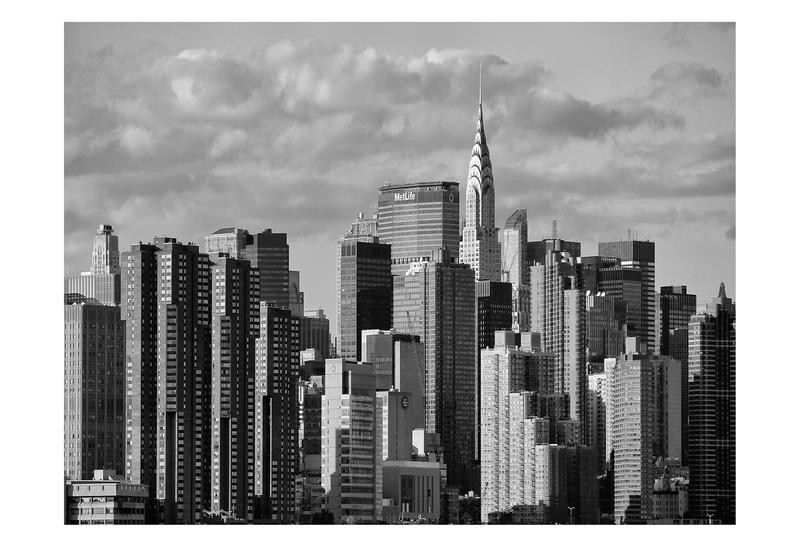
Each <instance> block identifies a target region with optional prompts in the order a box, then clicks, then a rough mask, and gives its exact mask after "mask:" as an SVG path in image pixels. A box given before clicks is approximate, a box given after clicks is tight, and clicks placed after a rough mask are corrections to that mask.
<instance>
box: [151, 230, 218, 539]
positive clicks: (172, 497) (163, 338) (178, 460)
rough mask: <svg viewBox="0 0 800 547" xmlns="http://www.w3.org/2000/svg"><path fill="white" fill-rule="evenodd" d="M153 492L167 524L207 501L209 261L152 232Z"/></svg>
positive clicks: (188, 516) (195, 514)
mask: <svg viewBox="0 0 800 547" xmlns="http://www.w3.org/2000/svg"><path fill="white" fill-rule="evenodd" d="M154 244H155V246H156V247H158V249H159V250H158V251H156V268H157V270H156V281H157V282H156V300H157V318H158V326H157V344H156V352H157V353H156V354H157V383H158V390H157V412H158V413H157V420H156V423H157V427H158V437H157V443H156V447H157V462H158V465H157V467H156V498H157V499H158V500H159V501H160V502H161V503H163V506H164V519H165V522H167V523H185V524H192V523H195V522H198V521H199V520H200V515H201V513H202V511H203V509H206V508H208V507H209V505H210V494H211V492H210V484H209V480H208V477H209V476H210V473H211V471H210V457H211V447H210V435H211V427H210V425H211V413H210V410H211V409H210V392H209V390H208V389H206V386H208V385H209V384H210V381H211V377H210V376H211V351H210V338H211V325H210V322H211V321H210V320H211V317H210V316H211V298H210V286H211V280H210V261H209V257H208V255H206V254H202V253H200V252H199V250H198V247H197V245H194V244H191V243H189V244H183V243H179V242H178V241H177V240H176V239H175V238H170V237H163V238H156V239H155V240H154Z"/></svg>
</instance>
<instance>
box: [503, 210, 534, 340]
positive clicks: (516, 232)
mask: <svg viewBox="0 0 800 547" xmlns="http://www.w3.org/2000/svg"><path fill="white" fill-rule="evenodd" d="M502 237H503V239H502V257H501V260H500V272H501V276H500V277H501V281H506V282H508V283H511V328H512V329H513V330H514V331H516V332H526V331H529V330H530V326H531V325H530V322H531V318H530V314H531V288H530V282H531V279H530V270H529V267H528V211H527V210H526V209H517V210H516V211H514V212H513V213H512V214H511V216H510V217H508V219H507V220H506V223H505V225H504V226H503V236H502Z"/></svg>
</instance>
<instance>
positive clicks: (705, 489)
mask: <svg viewBox="0 0 800 547" xmlns="http://www.w3.org/2000/svg"><path fill="white" fill-rule="evenodd" d="M689 469H690V473H691V476H690V482H689V513H690V516H692V517H694V518H704V517H707V516H708V515H713V516H714V517H716V518H717V519H720V520H721V521H722V523H723V524H735V523H736V305H735V304H734V303H733V301H732V300H731V299H730V298H728V296H727V295H726V293H725V284H724V283H720V287H719V296H718V297H717V298H715V299H714V302H713V303H712V304H711V305H710V306H709V307H708V309H707V310H706V311H705V312H701V313H698V314H696V315H694V316H692V318H691V320H690V321H689ZM708 518H710V517H708Z"/></svg>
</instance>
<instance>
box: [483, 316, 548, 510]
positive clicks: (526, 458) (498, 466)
mask: <svg viewBox="0 0 800 547" xmlns="http://www.w3.org/2000/svg"><path fill="white" fill-rule="evenodd" d="M514 334H515V333H513V332H511V331H507V330H506V331H498V332H497V333H496V335H495V336H496V340H495V342H494V343H493V347H491V348H485V349H482V350H481V352H480V355H481V363H480V373H481V382H480V389H481V414H480V430H481V435H480V438H481V443H480V446H479V448H480V451H481V452H480V462H481V465H480V472H481V480H480V488H481V490H480V493H481V521H482V522H487V521H488V516H489V513H492V512H495V511H507V510H509V509H511V507H512V506H513V505H516V504H527V505H530V504H532V503H533V497H534V492H533V480H534V476H533V470H534V469H533V468H534V465H533V462H534V448H533V447H534V445H536V444H548V443H549V442H550V426H549V421H548V420H547V419H546V418H543V417H542V413H541V412H539V410H540V405H539V404H538V402H539V400H540V397H541V396H542V395H546V394H547V393H549V392H550V389H551V387H552V385H551V383H552V373H553V370H552V369H553V357H552V355H549V354H542V353H538V352H535V351H534V350H533V348H530V347H523V348H520V347H519V343H518V338H519V335H517V336H516V337H515V336H514ZM528 339H530V338H528ZM515 396H516V397H515Z"/></svg>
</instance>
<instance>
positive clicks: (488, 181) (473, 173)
mask: <svg viewBox="0 0 800 547" xmlns="http://www.w3.org/2000/svg"><path fill="white" fill-rule="evenodd" d="M465 205H466V208H465V219H464V228H463V229H462V231H461V243H460V244H459V251H458V258H459V261H460V262H461V263H462V264H469V266H470V267H471V268H472V269H473V270H474V271H475V280H476V281H477V280H481V279H486V280H488V281H500V242H499V241H498V239H497V236H498V231H499V230H498V228H497V227H496V226H495V225H494V207H495V195H494V176H493V175H492V160H491V158H490V157H489V143H488V142H487V141H486V132H485V130H484V125H483V100H482V94H481V91H480V86H479V91H478V126H477V129H476V132H475V141H474V144H473V145H472V157H471V158H470V161H469V172H468V174H467V196H466V204H465Z"/></svg>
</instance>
